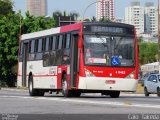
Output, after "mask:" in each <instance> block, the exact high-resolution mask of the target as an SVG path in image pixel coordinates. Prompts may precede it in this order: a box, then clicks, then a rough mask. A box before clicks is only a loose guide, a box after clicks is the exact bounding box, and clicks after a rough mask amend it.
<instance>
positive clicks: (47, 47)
mask: <svg viewBox="0 0 160 120" xmlns="http://www.w3.org/2000/svg"><path fill="white" fill-rule="evenodd" d="M45 51H49V37H46V47H45Z"/></svg>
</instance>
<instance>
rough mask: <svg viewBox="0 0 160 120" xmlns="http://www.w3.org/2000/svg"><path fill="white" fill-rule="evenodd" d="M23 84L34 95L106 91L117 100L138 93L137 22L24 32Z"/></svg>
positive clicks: (21, 53) (20, 77) (82, 24)
mask: <svg viewBox="0 0 160 120" xmlns="http://www.w3.org/2000/svg"><path fill="white" fill-rule="evenodd" d="M17 83H18V86H28V87H29V93H30V95H31V96H43V95H44V93H45V92H49V91H53V92H56V91H57V92H59V91H62V93H63V95H64V96H66V97H69V96H77V97H78V96H80V94H81V93H102V94H104V95H110V96H111V97H113V98H116V97H119V95H120V91H135V90H136V87H137V83H138V43H137V38H136V31H135V28H134V26H132V25H128V24H122V23H114V22H106V23H104V22H80V23H75V24H71V25H66V26H61V27H57V28H52V29H48V30H43V31H39V32H34V33H29V34H24V35H22V36H21V40H20V51H19V63H18V82H17Z"/></svg>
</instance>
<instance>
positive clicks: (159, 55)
mask: <svg viewBox="0 0 160 120" xmlns="http://www.w3.org/2000/svg"><path fill="white" fill-rule="evenodd" d="M159 10H160V8H159V0H158V69H159V73H160V15H159Z"/></svg>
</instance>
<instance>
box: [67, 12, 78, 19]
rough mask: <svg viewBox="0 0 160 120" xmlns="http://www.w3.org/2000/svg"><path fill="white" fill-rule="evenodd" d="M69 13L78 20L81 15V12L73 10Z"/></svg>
mask: <svg viewBox="0 0 160 120" xmlns="http://www.w3.org/2000/svg"><path fill="white" fill-rule="evenodd" d="M69 15H70V16H73V17H74V19H75V20H77V19H78V17H79V14H78V13H77V12H71V13H70V14H69Z"/></svg>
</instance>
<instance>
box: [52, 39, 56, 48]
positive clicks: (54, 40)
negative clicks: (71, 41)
mask: <svg viewBox="0 0 160 120" xmlns="http://www.w3.org/2000/svg"><path fill="white" fill-rule="evenodd" d="M52 50H56V36H53V40H52Z"/></svg>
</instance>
